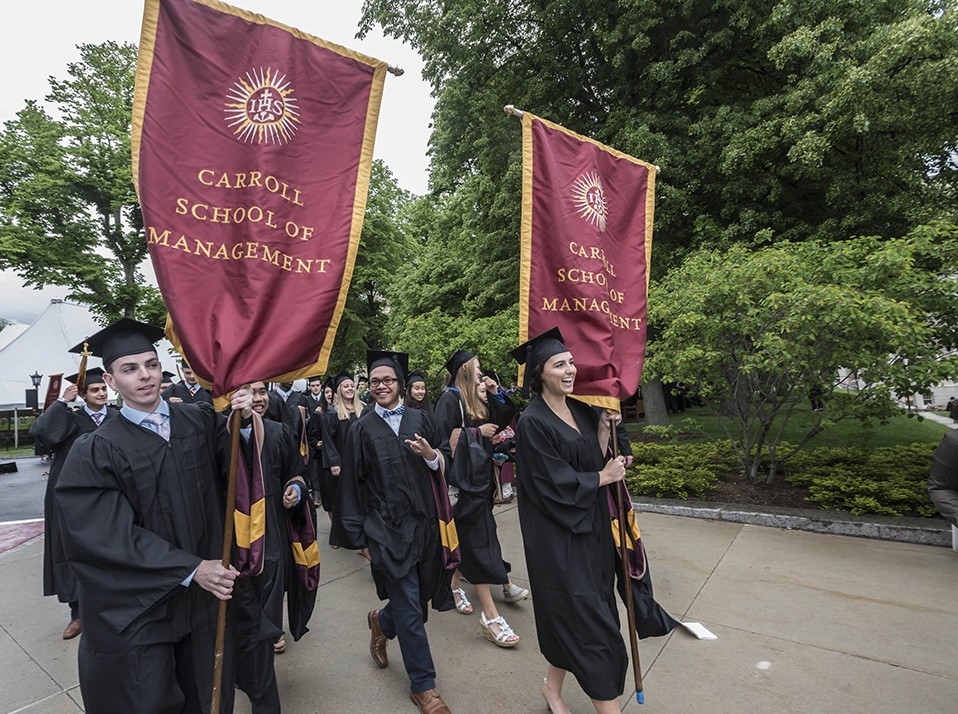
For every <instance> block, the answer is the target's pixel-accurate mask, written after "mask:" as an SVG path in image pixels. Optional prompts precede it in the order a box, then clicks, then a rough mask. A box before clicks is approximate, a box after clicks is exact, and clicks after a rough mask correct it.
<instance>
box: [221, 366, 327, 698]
mask: <svg viewBox="0 0 958 714" xmlns="http://www.w3.org/2000/svg"><path fill="white" fill-rule="evenodd" d="M250 389H251V390H252V396H253V403H252V407H253V411H254V412H256V413H257V414H259V415H260V417H266V412H267V406H268V404H269V393H268V389H267V385H266V383H265V382H253V383H252V384H251V385H250ZM259 423H260V425H261V426H262V431H261V432H260V431H259V427H258V426H257V425H256V424H255V423H254V425H253V426H251V427H250V428H249V429H244V433H243V437H244V438H243V456H244V458H246V459H247V461H249V460H250V459H251V458H252V452H251V449H250V440H251V439H257V440H258V441H260V442H261V446H260V454H261V459H262V465H263V485H264V490H265V496H266V544H265V563H264V565H263V571H262V572H261V573H260V574H259V575H256V576H254V577H251V578H245V577H241V578H238V579H237V581H236V588H235V589H234V594H233V600H234V603H233V604H234V606H235V607H236V610H237V622H236V686H237V687H238V688H239V689H241V690H242V691H243V692H245V693H246V695H247V696H248V697H249V699H250V704H251V707H252V708H251V711H252V712H253V714H273V713H274V712H279V711H280V700H279V690H278V688H277V685H276V672H275V669H274V666H273V662H274V657H275V655H276V654H277V653H282V652H283V651H284V650H285V648H286V641H285V639H284V638H283V594H284V592H285V590H286V586H287V578H288V577H289V574H290V559H291V550H290V539H289V532H288V530H287V527H286V510H287V509H291V508H294V507H296V506H299V505H301V504H303V505H307V507H308V503H305V502H304V501H303V500H302V499H304V498H307V495H308V494H307V490H306V482H305V481H304V480H303V477H302V475H301V474H302V471H303V461H302V459H301V458H299V445H298V444H297V442H296V440H295V439H294V438H293V435H292V433H291V432H290V430H289V427H287V426H286V425H285V424H282V423H280V422H277V421H272V420H270V419H268V418H264V419H262V420H261V421H260V422H259ZM313 598H314V599H315V592H313ZM293 604H294V598H293V597H292V596H291V598H290V605H291V606H293ZM291 619H292V618H291ZM278 642H282V646H281V647H277V646H276V643H278Z"/></svg>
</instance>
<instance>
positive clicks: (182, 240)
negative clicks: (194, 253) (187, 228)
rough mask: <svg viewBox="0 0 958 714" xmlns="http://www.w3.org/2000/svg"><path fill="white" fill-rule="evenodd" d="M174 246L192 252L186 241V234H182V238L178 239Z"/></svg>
mask: <svg viewBox="0 0 958 714" xmlns="http://www.w3.org/2000/svg"><path fill="white" fill-rule="evenodd" d="M173 247H174V248H176V249H177V250H182V251H184V252H186V253H189V252H190V246H189V244H188V243H187V242H186V236H180V239H179V240H178V241H176V244H175V245H174V246H173Z"/></svg>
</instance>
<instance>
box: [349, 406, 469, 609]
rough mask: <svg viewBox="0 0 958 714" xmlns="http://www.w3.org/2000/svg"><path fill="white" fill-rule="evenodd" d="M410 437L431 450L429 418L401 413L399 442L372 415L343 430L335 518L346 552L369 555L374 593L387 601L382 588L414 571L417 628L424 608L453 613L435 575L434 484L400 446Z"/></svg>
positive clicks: (439, 574) (444, 575)
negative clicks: (418, 614)
mask: <svg viewBox="0 0 958 714" xmlns="http://www.w3.org/2000/svg"><path fill="white" fill-rule="evenodd" d="M415 434H419V435H421V436H424V437H425V438H426V440H427V441H428V442H429V443H430V444H432V445H434V446H435V444H436V443H437V441H436V434H435V432H434V429H433V426H432V422H431V421H430V419H429V417H428V416H426V415H425V414H424V413H423V412H421V411H419V410H418V409H410V408H407V409H406V413H405V414H404V415H403V418H402V421H401V422H400V425H399V435H398V436H397V435H396V434H393V431H392V429H391V428H390V427H389V425H388V424H387V423H386V422H385V421H384V420H383V418H382V417H380V416H379V414H377V413H376V412H375V411H373V410H370V411H368V412H365V413H364V414H363V415H362V416H361V417H360V418H359V420H358V421H357V422H356V423H355V424H354V425H353V426H352V427H351V428H350V429H349V433H348V434H347V437H346V444H345V449H344V453H343V460H342V473H341V475H340V491H339V495H340V517H341V519H342V525H343V533H344V537H345V540H344V543H343V545H344V546H345V547H347V548H352V549H354V550H358V549H360V548H363V547H368V548H369V555H370V559H371V563H372V573H373V579H374V580H375V582H376V592H377V594H378V595H379V598H380V599H381V600H386V599H388V595H387V592H386V588H385V583H386V582H387V581H388V580H397V579H399V578H402V577H403V576H405V575H406V574H407V573H409V571H410V570H411V569H413V568H415V569H416V570H417V571H418V575H419V594H420V598H421V600H420V605H421V607H422V615H423V621H425V620H426V619H427V617H428V607H429V603H430V601H431V602H432V606H433V608H434V609H437V610H449V609H452V608H453V607H455V603H454V601H453V598H452V591H451V590H450V589H449V582H450V578H451V575H452V573H451V572H450V571H447V570H445V569H444V568H443V563H442V544H441V541H440V535H439V523H438V519H437V515H436V501H435V497H434V495H433V491H432V485H431V482H432V480H433V479H435V478H436V473H435V472H433V471H432V470H431V469H430V468H429V467H428V466H427V465H426V462H425V460H423V458H422V457H421V456H416V455H415V454H414V453H413V452H412V450H411V449H410V448H409V446H408V445H407V444H406V443H405V440H406V439H412V438H414V435H415Z"/></svg>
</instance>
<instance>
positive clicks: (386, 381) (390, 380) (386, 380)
mask: <svg viewBox="0 0 958 714" xmlns="http://www.w3.org/2000/svg"><path fill="white" fill-rule="evenodd" d="M398 381H399V380H398V379H396V378H395V377H383V378H382V379H370V380H369V386H370V387H372V388H373V389H375V388H376V387H378V386H379V385H383V386H384V387H391V386H393V385H394V384H395V383H396V382H398Z"/></svg>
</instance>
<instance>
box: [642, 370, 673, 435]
mask: <svg viewBox="0 0 958 714" xmlns="http://www.w3.org/2000/svg"><path fill="white" fill-rule="evenodd" d="M642 404H643V406H644V408H645V421H646V422H647V423H649V424H651V425H653V426H668V425H669V412H668V410H667V409H666V408H665V395H664V394H663V393H662V380H661V379H659V378H658V377H656V378H655V379H650V380H648V381H646V382H643V383H642Z"/></svg>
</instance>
